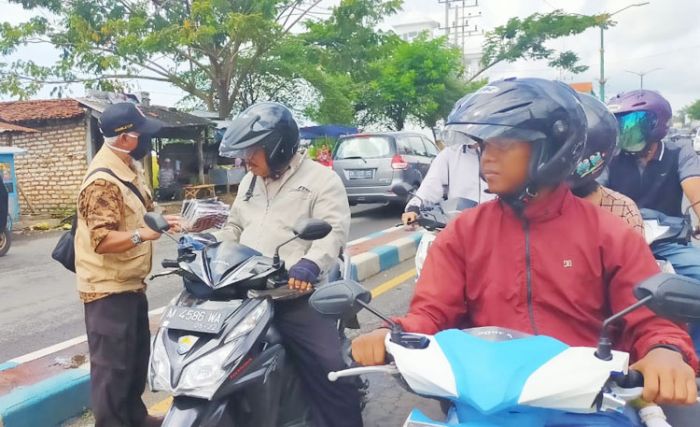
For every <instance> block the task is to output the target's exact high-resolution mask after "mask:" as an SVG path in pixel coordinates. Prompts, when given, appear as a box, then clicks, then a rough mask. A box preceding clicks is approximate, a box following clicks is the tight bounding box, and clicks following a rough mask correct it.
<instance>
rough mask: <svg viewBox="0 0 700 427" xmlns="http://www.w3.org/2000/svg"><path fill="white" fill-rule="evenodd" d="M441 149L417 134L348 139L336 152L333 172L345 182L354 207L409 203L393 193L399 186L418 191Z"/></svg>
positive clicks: (338, 146)
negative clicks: (402, 185) (372, 204)
mask: <svg viewBox="0 0 700 427" xmlns="http://www.w3.org/2000/svg"><path fill="white" fill-rule="evenodd" d="M437 154H438V148H437V147H436V146H435V144H434V143H433V142H432V141H430V140H429V139H428V138H426V137H425V136H423V135H421V134H419V133H414V132H387V133H364V134H355V135H346V136H343V137H341V138H340V139H339V140H338V143H337V144H336V146H335V150H334V152H333V169H334V170H335V172H336V173H337V174H338V175H339V176H340V178H341V179H342V180H343V184H345V189H346V190H347V193H348V201H349V202H350V204H351V205H355V204H358V203H384V202H392V203H396V204H403V203H406V201H407V200H406V198H405V196H399V195H397V194H394V193H393V192H392V191H391V188H392V187H393V186H394V185H396V184H398V183H401V182H403V183H406V184H409V185H410V186H412V187H414V188H418V186H419V185H420V183H421V182H422V181H423V177H424V176H425V175H426V174H427V173H428V168H429V167H430V163H431V162H432V161H433V159H434V158H435V157H436V156H437Z"/></svg>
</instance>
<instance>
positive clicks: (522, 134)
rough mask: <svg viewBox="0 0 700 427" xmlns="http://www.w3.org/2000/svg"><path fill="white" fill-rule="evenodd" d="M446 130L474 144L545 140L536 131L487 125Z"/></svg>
mask: <svg viewBox="0 0 700 427" xmlns="http://www.w3.org/2000/svg"><path fill="white" fill-rule="evenodd" d="M447 129H448V130H451V131H458V132H461V133H462V134H464V135H466V136H467V137H469V138H471V139H473V140H475V141H476V142H484V141H486V140H489V139H493V138H501V139H510V140H519V141H526V142H530V141H537V140H540V139H543V138H546V135H545V134H544V133H542V132H539V131H536V130H532V129H523V128H517V127H513V126H503V125H494V124H489V123H465V124H450V125H448V126H447Z"/></svg>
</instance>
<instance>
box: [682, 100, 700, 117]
mask: <svg viewBox="0 0 700 427" xmlns="http://www.w3.org/2000/svg"><path fill="white" fill-rule="evenodd" d="M685 111H686V114H688V117H690V120H700V99H699V100H697V101H695V102H693V103H692V104H690V105H689V106H687V107H685Z"/></svg>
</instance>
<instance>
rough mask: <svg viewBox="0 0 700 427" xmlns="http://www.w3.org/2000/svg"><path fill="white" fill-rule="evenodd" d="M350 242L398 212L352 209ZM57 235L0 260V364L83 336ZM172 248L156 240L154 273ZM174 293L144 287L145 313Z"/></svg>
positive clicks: (24, 241) (174, 284)
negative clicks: (57, 253) (58, 258)
mask: <svg viewBox="0 0 700 427" xmlns="http://www.w3.org/2000/svg"><path fill="white" fill-rule="evenodd" d="M352 212H353V218H352V224H351V231H350V238H351V240H353V239H356V238H359V237H362V236H365V235H367V234H369V233H372V232H374V231H379V230H383V229H386V228H388V227H391V226H392V225H394V224H395V223H396V222H397V221H398V219H397V218H398V217H399V216H400V212H397V211H396V209H392V208H388V207H383V206H380V205H364V206H356V207H353V208H352ZM59 236H60V233H58V232H47V233H42V234H39V235H36V234H35V235H32V236H19V237H17V239H16V240H15V241H14V242H13V246H12V248H11V249H10V252H9V253H8V254H7V255H6V256H5V257H2V258H0V293H1V294H2V298H0V325H2V326H3V333H2V334H1V335H0V363H2V362H4V361H7V360H9V359H12V358H15V357H18V356H22V355H24V354H27V353H30V352H33V351H36V350H39V349H42V348H45V347H48V346H51V345H54V344H57V343H59V342H62V341H65V340H68V339H72V338H75V337H78V336H80V335H83V334H85V325H84V323H83V322H84V320H83V306H82V304H81V303H80V301H79V299H78V295H77V292H76V290H75V276H74V275H73V274H72V273H70V272H69V271H67V270H65V269H64V268H63V267H62V266H61V265H60V264H58V263H57V262H55V261H53V260H52V259H51V255H50V254H51V250H52V249H53V247H54V246H55V244H56V241H57V240H58V238H59ZM173 253H175V243H174V242H173V241H172V240H170V239H167V238H162V239H160V240H159V241H158V242H157V244H156V248H155V255H154V270H156V271H157V270H158V269H159V268H158V267H157V266H159V265H160V261H161V260H162V259H163V258H166V257H172V255H173ZM179 290H180V283H179V282H178V280H177V279H176V278H174V277H173V278H162V279H158V280H156V281H154V282H152V283H150V284H149V287H148V291H147V292H148V299H149V303H150V306H151V308H157V307H161V306H164V305H166V304H167V303H168V302H169V301H170V299H172V298H173V297H174V296H175V295H176V294H177V292H179Z"/></svg>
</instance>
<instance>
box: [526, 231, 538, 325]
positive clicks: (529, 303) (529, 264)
mask: <svg viewBox="0 0 700 427" xmlns="http://www.w3.org/2000/svg"><path fill="white" fill-rule="evenodd" d="M523 231H525V277H526V281H527V311H528V315H529V316H530V327H531V328H532V331H533V332H534V334H535V335H539V332H538V331H537V325H536V324H535V309H534V307H533V305H532V259H531V254H530V224H529V223H528V222H527V220H523Z"/></svg>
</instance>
